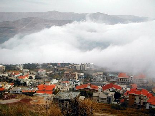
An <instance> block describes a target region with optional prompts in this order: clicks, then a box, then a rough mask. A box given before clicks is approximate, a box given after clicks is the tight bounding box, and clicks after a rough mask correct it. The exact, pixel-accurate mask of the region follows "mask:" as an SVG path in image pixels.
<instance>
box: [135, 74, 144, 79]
mask: <svg viewBox="0 0 155 116" xmlns="http://www.w3.org/2000/svg"><path fill="white" fill-rule="evenodd" d="M145 77H146V76H145V75H144V74H140V75H137V76H134V77H133V78H135V79H145Z"/></svg>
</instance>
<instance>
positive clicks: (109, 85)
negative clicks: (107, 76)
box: [102, 83, 122, 91]
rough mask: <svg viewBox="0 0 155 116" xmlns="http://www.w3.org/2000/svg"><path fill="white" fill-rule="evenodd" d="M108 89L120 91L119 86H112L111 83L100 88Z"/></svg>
mask: <svg viewBox="0 0 155 116" xmlns="http://www.w3.org/2000/svg"><path fill="white" fill-rule="evenodd" d="M110 88H115V89H120V90H121V89H122V88H121V86H119V85H114V84H113V83H110V84H106V85H104V86H103V87H102V90H103V91H104V90H106V89H110Z"/></svg>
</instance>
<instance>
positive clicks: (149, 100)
mask: <svg viewBox="0 0 155 116" xmlns="http://www.w3.org/2000/svg"><path fill="white" fill-rule="evenodd" d="M147 102H149V103H151V102H155V97H154V96H152V97H150V98H149V99H148V100H147Z"/></svg>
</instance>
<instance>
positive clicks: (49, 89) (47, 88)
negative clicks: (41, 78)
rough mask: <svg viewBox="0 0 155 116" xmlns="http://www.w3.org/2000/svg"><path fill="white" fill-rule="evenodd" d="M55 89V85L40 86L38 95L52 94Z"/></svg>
mask: <svg viewBox="0 0 155 116" xmlns="http://www.w3.org/2000/svg"><path fill="white" fill-rule="evenodd" d="M54 88H55V85H44V84H41V85H38V90H37V91H36V93H46V94H52V92H53V89H54Z"/></svg>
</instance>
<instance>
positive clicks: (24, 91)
mask: <svg viewBox="0 0 155 116" xmlns="http://www.w3.org/2000/svg"><path fill="white" fill-rule="evenodd" d="M22 92H23V93H26V92H36V91H35V90H22Z"/></svg>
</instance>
